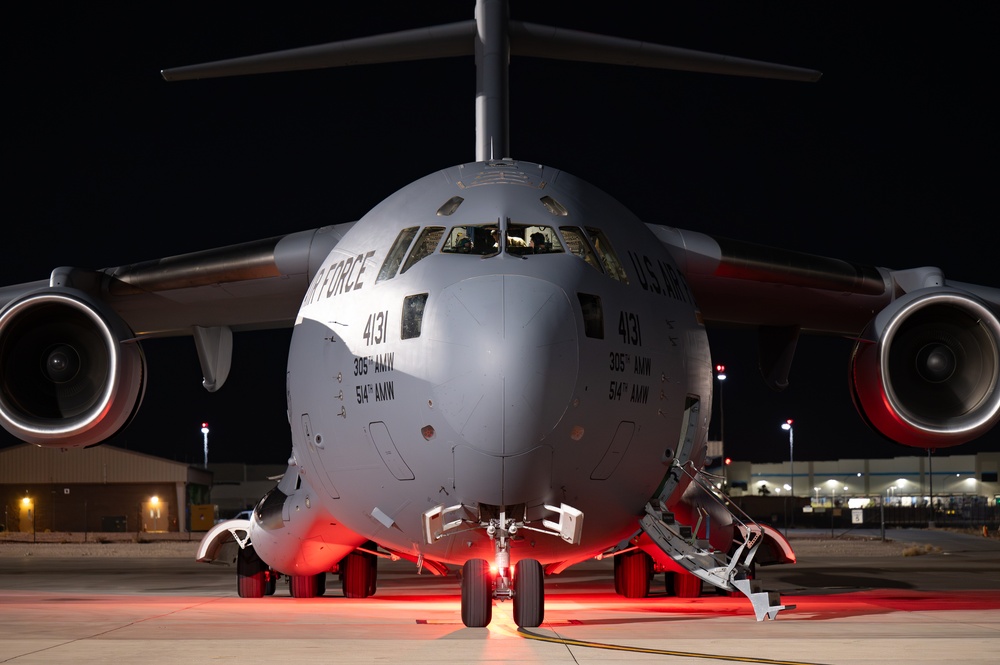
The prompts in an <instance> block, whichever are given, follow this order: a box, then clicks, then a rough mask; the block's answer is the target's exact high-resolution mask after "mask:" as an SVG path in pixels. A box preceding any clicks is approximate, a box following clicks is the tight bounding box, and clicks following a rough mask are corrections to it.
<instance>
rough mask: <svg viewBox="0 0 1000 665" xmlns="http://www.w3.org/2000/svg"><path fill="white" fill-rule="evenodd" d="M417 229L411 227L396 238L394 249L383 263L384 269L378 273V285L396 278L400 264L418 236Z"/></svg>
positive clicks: (376, 281)
mask: <svg viewBox="0 0 1000 665" xmlns="http://www.w3.org/2000/svg"><path fill="white" fill-rule="evenodd" d="M417 228H418V227H416V226H411V227H409V228H406V229H403V230H402V231H400V232H399V235H398V236H396V240H395V242H393V243H392V249H390V250H389V254H388V255H386V257H385V261H383V262H382V269H381V270H379V271H378V277H377V278H376V279H375V283H376V284H378V283H379V282H381V281H382V280H383V279H392V278H393V277H395V276H396V271H397V270H399V264H400V262H401V261H402V260H403V257H404V256H405V255H406V250H407V249H409V247H410V243H411V242H413V236H415V235H417Z"/></svg>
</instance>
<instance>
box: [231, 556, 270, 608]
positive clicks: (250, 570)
mask: <svg viewBox="0 0 1000 665" xmlns="http://www.w3.org/2000/svg"><path fill="white" fill-rule="evenodd" d="M266 577H267V564H265V563H264V562H263V561H261V558H260V557H259V556H257V553H256V552H255V551H254V549H253V545H248V546H247V547H244V548H241V549H240V551H239V552H237V554H236V592H237V593H238V594H239V596H240V598H263V597H264V593H265V592H266V590H267V588H266V587H267V580H266Z"/></svg>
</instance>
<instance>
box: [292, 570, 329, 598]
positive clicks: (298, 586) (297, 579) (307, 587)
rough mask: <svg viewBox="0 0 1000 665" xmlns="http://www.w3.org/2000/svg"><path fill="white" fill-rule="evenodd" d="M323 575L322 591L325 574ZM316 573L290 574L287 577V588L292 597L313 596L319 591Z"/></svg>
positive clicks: (324, 589)
mask: <svg viewBox="0 0 1000 665" xmlns="http://www.w3.org/2000/svg"><path fill="white" fill-rule="evenodd" d="M320 574H321V575H323V578H324V580H323V591H326V574H325V573H320ZM317 578H318V576H317V575H291V576H290V577H289V578H288V590H289V591H291V593H292V598H315V597H316V596H317V595H321V594H318V593H317V592H318V591H319V586H320V581H319V579H317Z"/></svg>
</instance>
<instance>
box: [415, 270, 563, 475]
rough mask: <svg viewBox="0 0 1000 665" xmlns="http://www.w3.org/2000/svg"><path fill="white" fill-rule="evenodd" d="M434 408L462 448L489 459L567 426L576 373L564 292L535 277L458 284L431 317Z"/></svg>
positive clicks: (491, 278) (517, 451)
mask: <svg viewBox="0 0 1000 665" xmlns="http://www.w3.org/2000/svg"><path fill="white" fill-rule="evenodd" d="M430 314H431V316H433V317H434V321H433V325H431V326H427V328H428V332H429V333H430V334H429V337H430V339H429V340H428V341H429V348H430V353H431V354H433V355H434V357H433V358H431V359H429V360H430V362H429V363H428V366H429V367H435V368H437V369H435V372H437V373H436V374H435V375H434V379H433V380H434V384H435V387H434V389H433V394H434V404H435V408H436V409H440V412H441V413H442V414H443V415H444V417H445V418H446V419H447V421H448V423H449V424H450V425H451V427H452V428H453V429H454V430H455V431H457V432H458V433H459V434H460V435H461V437H462V439H463V441H464V442H465V443H466V444H468V445H470V446H472V447H473V448H475V449H477V450H479V451H481V452H484V453H487V454H489V455H499V456H505V457H506V456H511V455H517V454H520V453H523V452H526V451H528V450H530V449H532V448H534V447H536V446H537V445H538V443H539V441H541V440H543V439H544V437H545V436H546V435H547V434H548V433H549V432H550V431H551V430H552V428H554V427H555V426H556V425H557V424H558V422H559V420H560V419H561V418H562V416H563V414H564V413H565V411H566V408H567V406H568V404H569V402H570V400H571V399H572V396H573V391H574V386H575V385H576V379H577V373H578V359H579V350H578V339H577V334H576V325H575V319H574V316H573V310H572V306H571V302H570V300H569V298H568V297H567V295H566V292H565V291H564V290H563V289H562V288H560V287H558V286H556V285H554V284H552V283H550V282H547V281H544V280H541V279H536V278H533V277H524V276H516V275H493V276H487V277H477V278H473V279H468V280H464V281H461V282H458V283H456V284H453V285H452V286H450V287H448V288H447V289H445V290H444V291H443V292H442V293H441V296H440V299H439V302H438V305H437V307H435V308H434V311H433V312H432V313H430Z"/></svg>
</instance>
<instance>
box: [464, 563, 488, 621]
mask: <svg viewBox="0 0 1000 665" xmlns="http://www.w3.org/2000/svg"><path fill="white" fill-rule="evenodd" d="M492 619H493V580H492V578H491V577H490V566H489V564H488V563H487V562H486V559H470V560H468V561H466V562H465V565H463V566H462V623H464V624H465V625H466V626H468V627H469V628H485V627H486V626H488V625H490V621H491V620H492Z"/></svg>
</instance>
